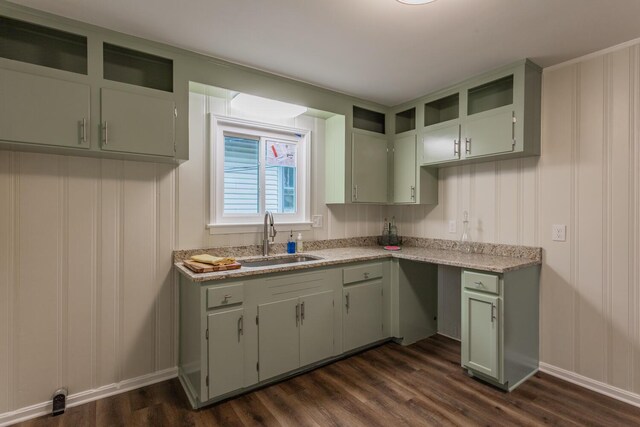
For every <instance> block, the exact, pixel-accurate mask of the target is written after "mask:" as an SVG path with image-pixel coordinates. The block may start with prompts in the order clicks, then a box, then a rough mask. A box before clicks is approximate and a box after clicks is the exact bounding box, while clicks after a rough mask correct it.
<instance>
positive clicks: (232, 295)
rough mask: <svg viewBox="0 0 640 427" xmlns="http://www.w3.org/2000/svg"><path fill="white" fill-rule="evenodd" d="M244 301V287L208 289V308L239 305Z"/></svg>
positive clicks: (240, 285)
mask: <svg viewBox="0 0 640 427" xmlns="http://www.w3.org/2000/svg"><path fill="white" fill-rule="evenodd" d="M243 299H244V285H242V284H238V285H230V286H220V287H214V288H209V289H207V308H216V307H224V306H227V305H232V304H239V303H241V302H242V301H243Z"/></svg>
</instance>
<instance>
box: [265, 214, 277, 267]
mask: <svg viewBox="0 0 640 427" xmlns="http://www.w3.org/2000/svg"><path fill="white" fill-rule="evenodd" d="M269 227H270V228H269ZM277 233H278V232H277V231H276V228H275V227H274V226H273V215H272V214H271V212H269V211H266V212H265V213H264V239H262V255H264V256H269V245H271V244H272V243H273V242H274V241H275V238H276V234H277ZM269 237H271V241H269Z"/></svg>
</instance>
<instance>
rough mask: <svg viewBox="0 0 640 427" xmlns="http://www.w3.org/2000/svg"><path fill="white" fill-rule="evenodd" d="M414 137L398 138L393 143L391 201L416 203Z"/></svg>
mask: <svg viewBox="0 0 640 427" xmlns="http://www.w3.org/2000/svg"><path fill="white" fill-rule="evenodd" d="M416 167H417V161H416V137H415V136H414V135H410V136H405V137H403V138H398V139H396V140H395V141H394V143H393V201H394V202H395V203H415V202H416Z"/></svg>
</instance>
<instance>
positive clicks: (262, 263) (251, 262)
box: [238, 255, 322, 267]
mask: <svg viewBox="0 0 640 427" xmlns="http://www.w3.org/2000/svg"><path fill="white" fill-rule="evenodd" d="M320 259H322V258H320V257H316V256H309V255H298V256H288V257H278V258H263V259H248V260H245V261H238V262H239V263H240V264H241V265H242V266H243V267H267V266H270V265H281V264H296V263H299V262H307V261H317V260H320Z"/></svg>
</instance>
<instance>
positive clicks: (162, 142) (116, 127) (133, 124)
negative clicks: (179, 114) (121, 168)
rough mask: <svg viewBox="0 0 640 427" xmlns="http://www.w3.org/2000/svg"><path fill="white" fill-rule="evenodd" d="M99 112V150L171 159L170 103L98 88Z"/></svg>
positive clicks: (172, 107)
mask: <svg viewBox="0 0 640 427" xmlns="http://www.w3.org/2000/svg"><path fill="white" fill-rule="evenodd" d="M101 108H102V110H101V115H102V116H101V117H102V135H101V138H102V149H103V150H107V151H118V152H124V153H137V154H154V155H158V156H173V155H174V153H175V151H174V141H175V103H174V102H173V101H172V100H170V99H165V98H156V97H153V96H148V95H140V94H137V93H130V92H124V91H120V90H113V89H106V88H102V90H101Z"/></svg>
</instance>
